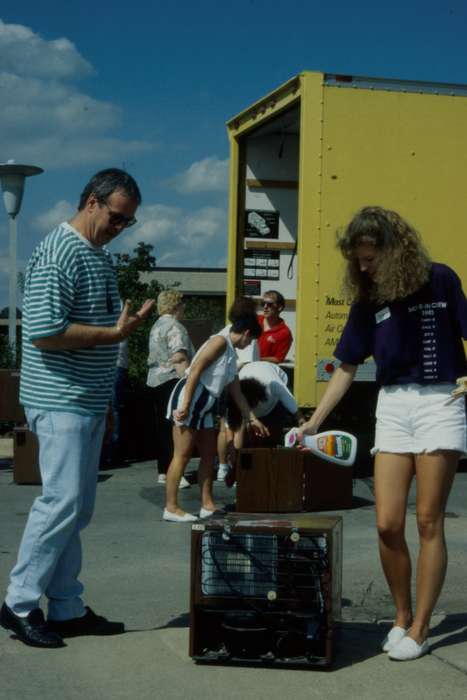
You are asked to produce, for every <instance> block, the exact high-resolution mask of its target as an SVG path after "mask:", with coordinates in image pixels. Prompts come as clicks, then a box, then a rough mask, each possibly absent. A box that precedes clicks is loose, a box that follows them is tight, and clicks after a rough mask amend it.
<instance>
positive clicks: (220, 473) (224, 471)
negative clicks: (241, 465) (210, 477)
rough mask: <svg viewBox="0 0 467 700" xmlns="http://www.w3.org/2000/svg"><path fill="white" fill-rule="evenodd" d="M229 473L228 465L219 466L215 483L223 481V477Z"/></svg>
mask: <svg viewBox="0 0 467 700" xmlns="http://www.w3.org/2000/svg"><path fill="white" fill-rule="evenodd" d="M228 473H229V465H228V464H219V469H218V470H217V481H224V479H225V477H226V476H227V474H228Z"/></svg>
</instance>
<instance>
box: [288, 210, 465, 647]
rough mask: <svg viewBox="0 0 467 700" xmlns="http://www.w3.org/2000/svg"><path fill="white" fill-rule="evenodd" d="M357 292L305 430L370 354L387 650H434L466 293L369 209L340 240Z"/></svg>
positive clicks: (398, 221) (454, 460) (396, 224)
mask: <svg viewBox="0 0 467 700" xmlns="http://www.w3.org/2000/svg"><path fill="white" fill-rule="evenodd" d="M338 245H339V247H340V250H341V252H342V254H343V256H344V258H345V259H346V260H347V269H346V275H345V281H344V286H345V289H346V291H347V294H348V296H349V298H350V300H351V301H352V306H351V309H350V313H349V317H348V320H347V323H346V325H345V327H344V330H343V333H342V336H341V338H340V340H339V343H338V345H337V348H336V350H335V353H334V354H335V356H336V357H337V359H339V360H340V361H341V365H340V366H339V367H338V368H337V370H336V371H335V373H334V374H333V377H332V379H331V381H330V382H329V384H328V387H327V389H326V392H325V394H324V396H323V398H322V400H321V401H320V403H319V405H318V407H317V408H316V411H315V412H314V414H313V415H312V417H311V418H310V420H309V421H308V422H307V423H305V424H304V425H302V427H301V429H300V431H299V435H300V437H302V436H303V435H304V434H314V433H316V432H317V431H318V430H319V427H320V425H321V423H322V422H323V421H324V419H325V418H326V417H327V416H328V415H329V413H330V412H331V411H332V409H333V408H334V407H335V406H336V405H337V403H338V402H339V401H340V399H341V398H342V397H343V395H344V394H345V392H346V391H347V389H348V388H349V387H350V385H351V383H352V381H353V378H354V376H355V372H356V370H357V366H358V365H359V364H361V363H362V362H364V360H365V359H366V358H367V357H370V356H373V358H374V360H375V363H376V380H377V383H378V384H379V385H380V387H381V388H380V391H379V396H378V404H377V409H376V419H377V420H376V434H375V446H374V447H373V449H372V454H374V455H375V467H374V470H375V500H376V518H377V529H378V539H379V550H380V556H381V563H382V567H383V571H384V574H385V576H386V580H387V582H388V585H389V589H390V591H391V594H392V597H393V600H394V604H395V608H396V615H395V621H394V625H393V627H392V629H391V630H390V632H389V634H388V635H387V636H386V638H385V639H384V641H383V645H382V648H383V651H387V652H388V653H389V657H390V658H391V659H394V660H398V661H406V660H410V659H417V658H419V657H420V656H422V655H423V654H425V653H427V651H428V649H429V647H428V642H427V637H428V631H429V622H430V617H431V614H432V612H433V609H434V606H435V604H436V601H437V599H438V597H439V594H440V592H441V588H442V585H443V581H444V577H445V573H446V566H447V552H446V543H445V539H444V512H445V507H446V502H447V499H448V496H449V492H450V489H451V485H452V482H453V479H454V475H455V473H456V470H457V465H458V461H459V457H460V455H461V454H462V453H465V451H466V420H465V404H464V401H463V400H461V401H459V400H458V398H457V397H458V396H459V395H461V392H460V391H459V390H456V389H455V386H456V379H457V378H458V377H460V376H461V375H465V374H466V358H465V351H464V347H463V344H462V338H464V339H467V301H466V298H465V294H464V292H463V290H462V286H461V282H460V280H459V278H458V276H457V275H456V273H455V272H454V271H453V270H452V269H451V268H449V267H447V266H446V265H442V264H439V263H435V262H431V261H430V259H429V257H428V255H427V253H426V252H425V250H424V248H423V245H422V243H421V241H420V238H419V236H418V234H417V233H416V231H415V230H414V229H413V228H412V227H411V226H410V225H409V224H408V223H407V222H406V221H405V220H404V219H403V218H402V217H401V216H400V215H399V214H397V213H396V212H394V211H390V210H387V209H383V208H382V207H365V208H363V209H361V210H360V211H359V212H358V213H357V214H356V216H355V217H354V218H353V219H352V221H351V222H350V223H349V225H348V226H347V228H346V230H345V231H344V233H343V234H342V235H341V237H340V238H339V240H338ZM414 476H415V478H416V483H417V525H418V533H419V543H420V549H419V554H418V560H417V579H416V606H415V614H414V613H413V610H412V600H411V562H410V555H409V551H408V547H407V543H406V540H405V514H406V508H407V498H408V492H409V488H410V484H411V482H412V479H413V477H414Z"/></svg>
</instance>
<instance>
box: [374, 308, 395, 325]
mask: <svg viewBox="0 0 467 700" xmlns="http://www.w3.org/2000/svg"><path fill="white" fill-rule="evenodd" d="M388 318H391V311H390V310H389V307H388V306H385V307H384V309H381V311H378V312H377V313H375V319H376V323H382V322H383V321H386V320H387V319H388Z"/></svg>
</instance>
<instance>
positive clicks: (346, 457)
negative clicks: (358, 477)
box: [284, 428, 357, 467]
mask: <svg viewBox="0 0 467 700" xmlns="http://www.w3.org/2000/svg"><path fill="white" fill-rule="evenodd" d="M297 436H298V428H292V430H289V432H288V433H287V434H286V436H285V438H284V444H285V446H286V447H294V446H295V445H296V444H297V442H298V437H297ZM302 445H303V446H304V447H306V448H307V449H308V450H310V452H312V453H313V454H315V455H318V457H321V458H322V459H326V460H327V461H328V462H334V464H342V465H343V466H348V467H351V466H352V464H353V463H354V462H355V457H356V454H357V438H356V437H355V435H351V434H350V433H345V432H344V431H343V430H326V431H325V432H324V433H317V434H316V435H305V436H304V438H303V440H302Z"/></svg>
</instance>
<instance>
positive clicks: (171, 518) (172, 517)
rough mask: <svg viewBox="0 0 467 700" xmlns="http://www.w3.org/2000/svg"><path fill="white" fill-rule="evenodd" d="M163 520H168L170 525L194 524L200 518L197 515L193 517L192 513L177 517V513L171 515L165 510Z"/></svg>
mask: <svg viewBox="0 0 467 700" xmlns="http://www.w3.org/2000/svg"><path fill="white" fill-rule="evenodd" d="M162 520H166V521H167V522H169V523H192V522H194V521H195V520H198V518H197V517H196V516H195V515H191V513H184V514H183V515H177V513H171V512H170V511H169V510H167V508H164V512H163V514H162Z"/></svg>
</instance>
